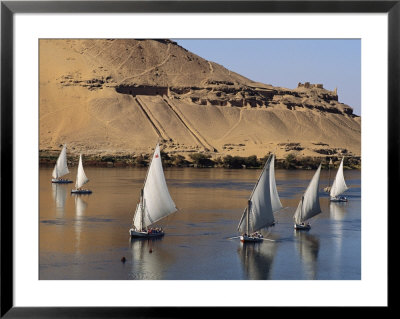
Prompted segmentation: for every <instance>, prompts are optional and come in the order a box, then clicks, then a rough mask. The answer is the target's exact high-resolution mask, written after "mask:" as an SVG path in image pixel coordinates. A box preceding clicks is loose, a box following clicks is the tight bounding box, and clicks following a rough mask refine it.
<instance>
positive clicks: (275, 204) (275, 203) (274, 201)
mask: <svg viewBox="0 0 400 319" xmlns="http://www.w3.org/2000/svg"><path fill="white" fill-rule="evenodd" d="M274 162H275V155H273V154H272V159H271V164H270V166H269V182H270V190H271V205H272V211H273V212H274V213H275V212H276V211H278V210H280V209H282V207H283V206H282V203H281V201H280V199H279V195H278V190H277V188H276V181H275V164H274Z"/></svg>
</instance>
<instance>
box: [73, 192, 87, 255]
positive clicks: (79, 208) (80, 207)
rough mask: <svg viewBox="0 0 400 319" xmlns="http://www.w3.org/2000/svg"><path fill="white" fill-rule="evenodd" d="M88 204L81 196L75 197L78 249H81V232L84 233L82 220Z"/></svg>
mask: <svg viewBox="0 0 400 319" xmlns="http://www.w3.org/2000/svg"><path fill="white" fill-rule="evenodd" d="M87 206H88V204H87V203H86V202H85V201H84V200H83V199H82V198H81V196H76V197H75V224H74V228H75V237H76V250H77V251H79V247H80V243H81V233H82V226H83V224H82V222H83V218H82V217H83V216H84V214H85V210H86V207H87Z"/></svg>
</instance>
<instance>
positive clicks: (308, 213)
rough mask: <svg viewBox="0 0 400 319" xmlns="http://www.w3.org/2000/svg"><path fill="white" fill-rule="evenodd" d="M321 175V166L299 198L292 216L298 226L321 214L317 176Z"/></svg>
mask: <svg viewBox="0 0 400 319" xmlns="http://www.w3.org/2000/svg"><path fill="white" fill-rule="evenodd" d="M320 174H321V164H320V165H319V167H318V169H317V171H316V172H315V174H314V176H313V178H312V179H311V181H310V184H309V185H308V187H307V189H306V191H305V193H304V195H303V197H302V198H301V200H300V202H299V205H298V206H297V209H296V212H295V214H294V220H295V222H296V224H300V223H302V222H304V221H306V220H307V219H310V218H312V217H314V216H315V215H317V214H319V213H321V207H320V205H319V193H318V191H319V190H318V187H319V176H320Z"/></svg>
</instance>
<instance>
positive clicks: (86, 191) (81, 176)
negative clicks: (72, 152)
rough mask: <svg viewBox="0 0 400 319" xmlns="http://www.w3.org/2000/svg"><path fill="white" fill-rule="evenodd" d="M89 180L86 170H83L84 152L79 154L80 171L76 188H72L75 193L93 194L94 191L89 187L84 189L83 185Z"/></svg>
mask: <svg viewBox="0 0 400 319" xmlns="http://www.w3.org/2000/svg"><path fill="white" fill-rule="evenodd" d="M87 182H89V178H87V176H86V174H85V171H84V170H83V164H82V154H80V155H79V164H78V172H77V173H76V182H75V189H72V190H71V193H73V194H91V193H92V191H91V190H89V189H83V188H82V186H83V185H85V184H86V183H87Z"/></svg>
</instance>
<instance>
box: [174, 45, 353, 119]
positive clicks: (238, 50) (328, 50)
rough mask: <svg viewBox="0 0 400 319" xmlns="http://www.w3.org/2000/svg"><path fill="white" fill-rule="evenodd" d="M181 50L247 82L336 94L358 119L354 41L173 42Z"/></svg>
mask: <svg viewBox="0 0 400 319" xmlns="http://www.w3.org/2000/svg"><path fill="white" fill-rule="evenodd" d="M174 41H176V42H177V43H178V44H179V45H181V46H182V47H184V48H185V49H187V50H189V51H191V52H193V53H195V54H197V55H199V56H201V57H202V58H205V59H207V60H210V61H213V62H216V63H218V64H221V65H223V66H224V67H226V68H227V69H230V70H232V71H234V72H237V73H239V74H241V75H243V76H245V77H247V78H249V79H251V80H254V81H258V82H262V83H267V84H271V85H274V86H282V87H286V88H290V89H293V88H296V87H297V84H298V82H302V83H304V82H311V83H322V84H323V85H324V87H325V88H326V89H328V90H334V89H335V88H336V87H337V88H338V95H339V101H340V102H342V103H345V104H348V105H349V106H351V107H352V108H353V109H354V113H355V114H357V115H361V40H359V39H346V40H344V39H315V40H314V39H289V40H288V39H232V40H228V39H193V40H192V39H182V40H181V39H174Z"/></svg>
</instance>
